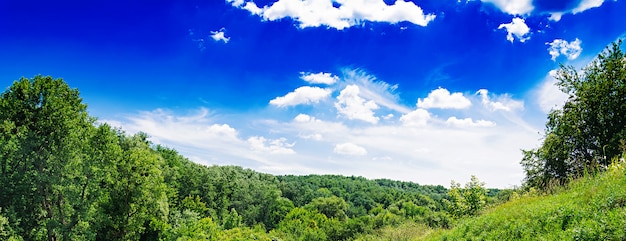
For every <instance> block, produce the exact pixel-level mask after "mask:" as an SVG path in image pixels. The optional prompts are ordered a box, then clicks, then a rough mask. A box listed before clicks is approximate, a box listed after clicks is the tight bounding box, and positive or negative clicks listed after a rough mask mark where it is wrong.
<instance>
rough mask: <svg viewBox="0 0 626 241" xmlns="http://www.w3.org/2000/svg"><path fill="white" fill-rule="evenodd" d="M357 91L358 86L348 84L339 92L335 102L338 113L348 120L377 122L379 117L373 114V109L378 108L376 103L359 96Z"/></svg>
mask: <svg viewBox="0 0 626 241" xmlns="http://www.w3.org/2000/svg"><path fill="white" fill-rule="evenodd" d="M359 92H360V90H359V87H358V86H356V85H348V86H346V88H345V89H343V90H342V91H341V92H340V93H339V96H337V102H336V103H335V108H336V109H337V112H338V114H340V115H342V116H344V117H345V118H347V119H349V120H362V121H365V122H369V123H372V124H376V123H378V120H379V118H378V117H376V116H374V111H373V110H376V109H378V108H379V107H378V105H376V102H374V101H372V100H369V101H366V100H365V99H363V98H361V97H360V96H359Z"/></svg>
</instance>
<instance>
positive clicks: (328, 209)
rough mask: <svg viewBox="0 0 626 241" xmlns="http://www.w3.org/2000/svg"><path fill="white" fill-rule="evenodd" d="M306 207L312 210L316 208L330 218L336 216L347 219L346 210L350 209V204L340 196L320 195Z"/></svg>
mask: <svg viewBox="0 0 626 241" xmlns="http://www.w3.org/2000/svg"><path fill="white" fill-rule="evenodd" d="M306 207H307V208H308V209H311V210H316V211H318V212H320V213H322V214H324V215H326V217H328V218H336V219H339V220H346V218H347V216H346V211H347V210H348V204H347V203H346V201H344V200H343V199H342V198H340V197H336V196H332V197H318V198H316V199H313V201H311V203H309V204H307V205H306Z"/></svg>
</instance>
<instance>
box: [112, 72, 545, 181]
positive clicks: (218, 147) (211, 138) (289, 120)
mask: <svg viewBox="0 0 626 241" xmlns="http://www.w3.org/2000/svg"><path fill="white" fill-rule="evenodd" d="M365 76H367V75H365ZM362 77H363V76H361V77H358V78H352V77H350V76H348V78H341V79H340V80H339V81H338V82H337V83H335V84H333V86H332V87H333V88H337V89H336V90H337V92H338V93H337V94H336V95H337V96H336V97H337V99H336V100H335V101H336V103H333V102H331V101H323V102H321V103H320V104H317V105H314V106H312V107H310V108H305V109H306V111H307V112H306V113H304V112H303V113H300V114H296V115H295V116H294V113H293V112H292V111H293V110H291V109H290V110H285V111H281V109H274V110H273V111H271V112H263V111H251V112H245V113H236V114H229V115H220V114H219V113H214V112H211V111H208V110H207V109H200V111H197V112H193V113H192V114H189V115H185V114H183V115H181V114H175V113H172V112H169V111H164V110H157V111H152V112H141V113H139V114H135V115H132V116H130V117H127V118H121V119H114V120H111V121H110V123H118V124H120V125H121V126H122V127H123V128H124V130H127V131H131V132H132V131H139V130H141V131H145V132H146V133H148V134H149V135H150V136H152V137H151V140H152V141H154V142H155V143H158V144H164V145H166V146H169V147H172V148H175V149H176V150H178V151H179V152H180V153H181V154H183V155H184V156H187V157H189V158H190V159H192V160H194V161H197V162H200V163H202V164H207V165H212V164H218V165H238V166H243V167H246V168H252V169H254V170H257V171H261V172H268V173H272V174H313V173H316V174H342V175H357V176H365V177H367V178H393V179H398V180H407V181H416V182H419V183H421V184H442V185H447V184H448V183H449V181H450V179H453V180H465V179H467V178H468V177H469V176H470V175H472V174H474V175H478V177H479V178H480V179H481V180H483V181H486V182H487V183H488V185H489V186H490V187H507V186H508V187H510V185H516V184H519V183H520V182H519V181H520V180H521V179H522V178H523V171H522V169H521V167H520V165H519V161H520V159H521V157H522V154H521V152H520V149H528V148H533V147H536V145H537V144H538V140H539V139H540V134H538V133H539V131H538V130H541V129H542V125H543V123H535V124H536V125H537V126H539V128H535V127H534V126H532V125H530V124H528V123H527V122H526V121H527V120H529V119H531V117H528V115H529V114H533V113H534V112H532V111H527V112H526V111H525V112H524V115H525V116H523V117H522V116H521V112H519V111H516V110H520V109H522V108H523V107H524V102H523V101H521V100H513V99H512V98H511V97H510V96H509V95H506V94H500V95H499V94H493V93H490V92H488V91H487V90H480V91H479V92H477V94H475V95H465V96H463V97H464V98H466V99H469V100H470V101H471V102H472V103H473V105H471V106H469V107H467V108H466V109H463V110H457V109H452V110H450V109H438V110H436V115H435V114H432V113H429V111H430V110H427V109H424V108H419V107H413V108H411V107H406V106H404V107H403V108H405V109H408V111H406V112H401V111H395V109H391V108H385V107H386V106H384V105H382V104H379V103H378V99H374V98H379V99H381V100H386V101H388V103H387V105H388V106H394V105H397V106H403V104H402V103H403V102H402V101H400V99H398V98H396V97H395V96H396V94H394V93H393V92H392V91H394V90H395V87H394V85H389V84H387V83H384V82H380V81H373V79H372V78H362ZM366 89H367V90H368V91H370V92H371V93H370V94H368V95H367V96H366V94H365V93H366V92H365V90H366ZM339 90H341V92H342V93H339V92H340V91H339ZM294 92H296V91H294ZM333 96H335V95H333ZM370 96H371V97H370ZM376 96H378V97H376ZM445 96H448V97H450V96H453V94H452V93H448V94H447V95H445ZM426 98H428V97H426ZM528 98H532V99H535V98H536V96H529V97H528ZM394 101H395V103H394ZM481 103H482V104H481ZM333 105H336V107H335V108H337V109H336V110H335V108H332V106H333ZM355 106H356V107H355ZM329 107H330V108H329ZM533 107H534V106H533ZM376 108H380V109H382V110H378V111H376ZM397 109H401V108H397ZM498 110H499V111H498ZM507 110H508V111H507ZM335 111H336V112H335ZM342 111H343V112H342ZM375 112H380V113H382V114H380V115H379V116H377V115H376V114H375ZM349 113H350V114H349ZM452 113H454V114H455V115H451V114H452ZM389 114H391V115H389ZM458 114H462V115H463V116H462V117H458ZM539 114H543V113H539ZM348 116H352V117H348ZM225 118H227V119H225ZM350 118H352V119H354V120H364V121H366V122H369V123H376V125H369V124H365V125H364V124H363V123H357V122H352V121H347V120H348V119H350ZM378 118H381V119H383V118H386V120H385V121H380V120H379V119H378ZM387 118H388V120H387ZM532 118H536V116H535V117H532ZM544 118H545V115H542V117H541V119H544ZM107 122H109V121H107ZM496 123H497V125H496ZM296 141H297V143H296Z"/></svg>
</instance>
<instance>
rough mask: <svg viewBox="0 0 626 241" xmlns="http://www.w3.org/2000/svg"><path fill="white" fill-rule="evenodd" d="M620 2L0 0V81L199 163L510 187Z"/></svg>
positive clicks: (624, 24)
mask: <svg viewBox="0 0 626 241" xmlns="http://www.w3.org/2000/svg"><path fill="white" fill-rule="evenodd" d="M624 13H626V2H625V1H623V0H618V1H612V0H607V1H603V0H575V1H549V0H535V1H532V0H482V1H479V0H475V1H456V0H428V1H426V0H419V1H411V0H397V1H392V0H384V1H383V0H225V1H222V0H208V1H206V0H204V1H200V0H196V1H55V2H50V1H28V0H27V1H14V0H8V1H7V0H5V1H1V2H0V53H1V54H0V83H2V85H3V86H9V85H10V84H11V83H12V81H14V80H16V79H19V78H20V77H28V78H32V77H33V76H35V75H37V74H42V75H51V76H53V77H60V78H64V79H65V80H66V81H67V82H68V83H69V84H70V85H71V86H72V87H75V88H78V89H79V90H80V91H81V95H82V97H83V99H84V101H85V102H86V103H87V104H88V106H89V112H90V113H91V114H92V115H94V116H97V117H98V118H99V120H100V121H103V122H108V123H111V124H113V125H116V126H120V127H121V128H123V129H124V130H126V131H127V132H129V133H135V132H137V131H144V132H146V133H148V134H149V135H150V136H151V140H152V141H154V142H155V143H159V144H163V145H166V146H170V147H173V148H175V149H177V150H179V151H180V152H181V153H182V154H183V155H185V156H187V157H189V158H190V159H191V160H193V161H196V162H199V163H203V164H207V165H213V164H218V165H239V166H243V167H246V168H252V169H254V170H257V171H261V172H267V173H272V174H310V173H317V174H343V175H358V176H365V177H368V178H390V179H397V180H407V181H414V182H418V183H421V184H441V185H445V186H448V184H449V182H450V180H456V181H458V182H465V181H467V180H469V178H470V175H477V177H478V178H479V179H481V180H483V181H486V182H487V185H488V186H491V187H511V186H513V185H519V184H520V182H521V180H522V179H523V172H522V168H521V166H520V165H519V161H520V159H521V151H520V149H528V148H534V147H537V146H538V145H539V144H540V141H541V133H542V132H543V127H544V123H545V120H546V113H547V112H548V111H549V110H550V108H553V107H555V106H556V107H558V106H559V105H560V104H561V103H563V101H564V100H565V97H564V96H563V95H562V94H560V93H559V91H558V89H556V88H555V87H554V85H553V83H554V81H555V80H554V78H553V77H552V76H553V73H554V70H555V69H557V68H558V66H559V63H563V64H566V65H573V66H575V67H577V68H581V67H583V66H585V65H586V64H587V63H589V61H591V60H592V59H593V58H594V57H595V56H597V54H598V53H599V52H600V51H602V49H604V47H605V46H607V45H608V44H610V43H611V42H613V41H615V40H616V39H618V38H624V37H625V36H626V21H624Z"/></svg>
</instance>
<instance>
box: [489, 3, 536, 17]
mask: <svg viewBox="0 0 626 241" xmlns="http://www.w3.org/2000/svg"><path fill="white" fill-rule="evenodd" d="M481 1H482V2H487V3H492V4H493V5H495V6H496V7H497V8H499V9H500V10H502V12H505V13H508V14H511V15H524V14H529V13H530V12H532V11H533V9H534V8H535V7H534V6H533V1H532V0H481Z"/></svg>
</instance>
